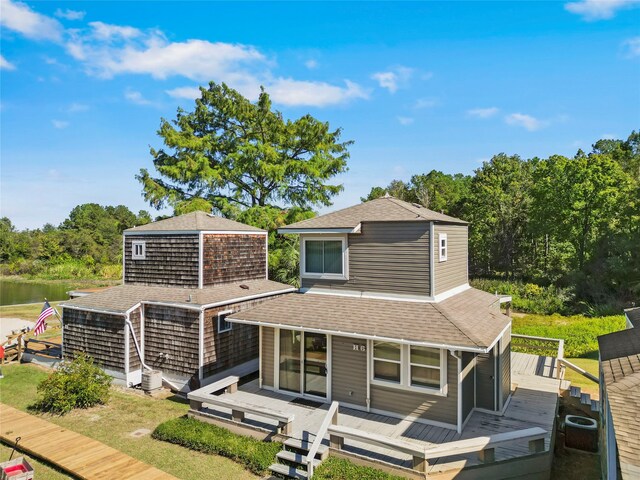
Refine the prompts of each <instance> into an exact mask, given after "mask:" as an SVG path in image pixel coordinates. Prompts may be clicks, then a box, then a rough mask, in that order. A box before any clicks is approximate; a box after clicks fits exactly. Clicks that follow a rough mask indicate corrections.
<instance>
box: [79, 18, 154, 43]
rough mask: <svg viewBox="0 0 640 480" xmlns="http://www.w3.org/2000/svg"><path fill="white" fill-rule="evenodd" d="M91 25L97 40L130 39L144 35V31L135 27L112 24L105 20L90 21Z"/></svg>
mask: <svg viewBox="0 0 640 480" xmlns="http://www.w3.org/2000/svg"><path fill="white" fill-rule="evenodd" d="M89 26H91V28H92V29H93V36H94V37H95V38H96V39H97V40H111V39H117V38H123V39H129V38H135V37H139V36H141V35H142V31H141V30H139V29H137V28H135V27H129V26H121V25H111V24H109V23H103V22H89Z"/></svg>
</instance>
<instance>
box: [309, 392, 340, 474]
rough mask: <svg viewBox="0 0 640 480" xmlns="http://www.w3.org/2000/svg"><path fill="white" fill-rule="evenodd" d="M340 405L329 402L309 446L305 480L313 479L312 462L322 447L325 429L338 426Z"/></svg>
mask: <svg viewBox="0 0 640 480" xmlns="http://www.w3.org/2000/svg"><path fill="white" fill-rule="evenodd" d="M339 406H340V404H339V403H338V402H331V406H330V407H329V410H327V414H326V415H325V417H324V420H323V421H322V424H321V425H320V428H319V429H318V432H317V433H316V439H315V440H314V441H313V443H312V444H311V448H310V449H309V452H308V453H307V478H309V479H310V478H311V477H313V460H314V459H315V458H316V454H317V453H318V449H319V448H320V445H322V440H323V439H324V436H325V435H326V434H327V429H328V428H329V425H337V424H338V407H339Z"/></svg>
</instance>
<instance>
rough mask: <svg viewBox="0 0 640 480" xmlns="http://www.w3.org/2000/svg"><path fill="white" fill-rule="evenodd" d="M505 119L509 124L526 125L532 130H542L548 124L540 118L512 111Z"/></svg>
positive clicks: (525, 126)
mask: <svg viewBox="0 0 640 480" xmlns="http://www.w3.org/2000/svg"><path fill="white" fill-rule="evenodd" d="M504 121H505V122H507V124H508V125H514V126H518V127H524V128H526V129H527V130H529V131H530V132H533V131H535V130H540V129H541V128H542V127H545V126H546V125H547V122H543V121H542V120H538V119H537V118H535V117H532V116H531V115H526V114H524V113H511V114H509V115H507V116H506V117H504Z"/></svg>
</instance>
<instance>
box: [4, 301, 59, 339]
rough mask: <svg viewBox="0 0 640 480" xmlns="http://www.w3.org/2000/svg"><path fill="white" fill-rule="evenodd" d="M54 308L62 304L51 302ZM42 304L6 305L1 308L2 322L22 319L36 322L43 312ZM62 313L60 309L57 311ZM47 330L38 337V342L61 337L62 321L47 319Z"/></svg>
mask: <svg viewBox="0 0 640 480" xmlns="http://www.w3.org/2000/svg"><path fill="white" fill-rule="evenodd" d="M49 304H50V305H51V306H52V307H56V308H57V306H58V305H59V304H60V302H49ZM42 305H43V304H42V303H29V304H24V305H5V306H2V307H0V322H1V321H2V319H3V318H20V319H22V320H29V321H31V322H34V323H35V322H36V320H38V316H39V315H40V312H41V311H42ZM57 310H58V311H60V309H57ZM46 322H47V330H45V332H44V333H43V334H41V335H38V340H51V339H54V338H58V337H60V334H61V330H60V320H58V317H56V316H52V317H49V318H48V319H47V321H46Z"/></svg>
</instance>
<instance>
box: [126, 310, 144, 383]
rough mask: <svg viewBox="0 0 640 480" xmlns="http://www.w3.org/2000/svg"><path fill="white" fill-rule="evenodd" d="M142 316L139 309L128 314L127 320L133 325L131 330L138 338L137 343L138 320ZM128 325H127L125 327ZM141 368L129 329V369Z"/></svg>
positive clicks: (138, 333) (138, 335) (131, 370)
mask: <svg viewBox="0 0 640 480" xmlns="http://www.w3.org/2000/svg"><path fill="white" fill-rule="evenodd" d="M141 318H142V316H141V315H140V309H138V310H135V311H133V312H131V313H130V314H129V321H130V322H131V324H132V325H133V331H134V333H135V336H136V340H138V344H140V321H141ZM128 328H129V326H128V325H127V329H128ZM141 368H142V363H141V362H140V356H139V355H138V351H137V350H136V342H134V341H133V335H132V334H131V331H129V371H130V372H135V371H136V370H140V369H141Z"/></svg>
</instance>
